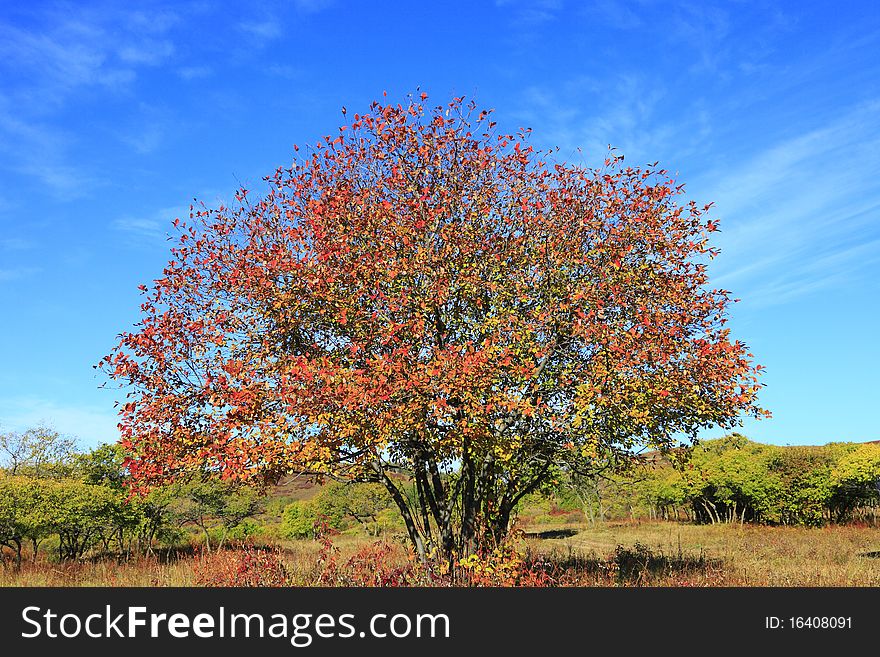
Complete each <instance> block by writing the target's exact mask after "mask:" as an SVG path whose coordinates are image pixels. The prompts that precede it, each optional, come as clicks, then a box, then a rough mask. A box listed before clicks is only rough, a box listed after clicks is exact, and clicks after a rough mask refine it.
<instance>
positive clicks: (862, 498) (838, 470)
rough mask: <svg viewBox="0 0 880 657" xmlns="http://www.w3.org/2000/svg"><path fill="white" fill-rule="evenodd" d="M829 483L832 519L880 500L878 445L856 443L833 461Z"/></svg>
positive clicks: (837, 518) (843, 517) (841, 517)
mask: <svg viewBox="0 0 880 657" xmlns="http://www.w3.org/2000/svg"><path fill="white" fill-rule="evenodd" d="M829 479H830V482H829V483H830V485H831V487H832V494H831V495H832V499H833V509H834V516H835V517H834V519H835V520H837V521H838V522H841V521H843V520H846V519H847V518H848V517H849V516H850V515H851V514H852V512H853V511H854V510H855V509H857V508H859V507H860V506H877V505H878V503H880V445H877V444H871V443H868V444H864V445H859V446H858V447H857V448H855V449H853V450H852V451H850V452H849V453H847V454H844V455H842V456H841V458H840V459H839V460H838V461H837V462H836V463H835V465H834V467H833V468H832V470H831V473H830V476H829Z"/></svg>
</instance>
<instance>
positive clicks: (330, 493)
mask: <svg viewBox="0 0 880 657" xmlns="http://www.w3.org/2000/svg"><path fill="white" fill-rule="evenodd" d="M393 504H394V502H393V501H392V500H391V496H390V495H388V491H387V490H386V488H385V487H384V486H382V485H380V484H369V483H350V484H347V485H346V484H339V483H333V484H330V485H329V486H327V487H325V488H324V489H323V490H322V491H321V493H320V494H319V495H318V496H317V498H316V499H315V511H316V512H317V514H318V515H320V516H324V517H329V518H344V517H348V518H351V519H352V520H354V521H356V522H357V523H358V524H360V525H361V526H362V527H363V528H364V530H365V531H366V532H367V533H368V534H373V535H378V533H379V531H380V524H379V516H380V514H381V513H382V511H384V510H385V509H388V508H389V507H390V506H392V505H393Z"/></svg>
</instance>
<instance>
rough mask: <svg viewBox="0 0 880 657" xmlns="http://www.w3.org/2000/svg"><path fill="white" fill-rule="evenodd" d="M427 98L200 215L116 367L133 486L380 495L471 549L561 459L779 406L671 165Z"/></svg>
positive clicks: (184, 231)
mask: <svg viewBox="0 0 880 657" xmlns="http://www.w3.org/2000/svg"><path fill="white" fill-rule="evenodd" d="M425 97H426V96H425V95H424V94H422V96H421V102H419V100H418V99H412V100H411V101H410V102H409V103H408V104H405V105H394V104H380V103H374V104H373V105H372V106H371V107H370V109H369V111H368V112H367V113H366V114H363V115H358V114H355V115H354V118H353V121H352V122H351V123H350V124H349V125H347V126H344V127H341V128H340V129H339V132H338V133H337V134H334V135H329V136H327V137H325V138H324V139H323V140H322V141H320V142H318V143H317V144H316V145H315V146H314V147H313V148H311V149H309V151H308V152H307V153H306V154H304V155H298V156H297V157H296V159H295V161H294V162H293V164H292V165H291V166H289V167H286V168H279V169H278V170H277V171H276V172H275V173H274V174H273V175H271V176H269V177H267V178H266V183H267V189H266V190H265V191H264V192H263V193H262V194H261V195H259V197H258V198H255V196H256V194H255V193H252V192H251V191H250V190H248V189H244V188H243V189H240V190H239V191H238V192H237V194H236V197H235V198H236V200H235V202H234V203H233V204H231V205H229V206H227V205H220V206H219V207H216V208H207V207H205V206H204V205H199V206H197V207H195V208H193V210H192V212H191V214H190V219H189V221H188V222H183V223H181V224H180V225H179V230H180V236H179V243H178V244H177V245H176V246H175V247H174V248H173V249H172V257H171V261H170V262H169V264H168V266H167V267H166V269H165V271H164V275H163V276H162V277H161V278H159V279H158V280H156V281H154V282H153V284H152V285H150V286H142V291H143V294H144V297H145V298H144V300H143V305H142V307H141V308H142V320H141V322H140V323H139V324H138V325H137V326H136V327H135V328H134V329H133V330H131V331H129V332H126V333H124V334H123V335H122V336H121V340H120V343H119V345H118V346H117V347H116V348H115V349H114V350H113V351H112V353H111V354H109V355H108V356H107V357H105V359H104V360H103V361H102V366H103V367H104V368H105V369H106V371H107V372H108V373H109V374H110V375H111V376H112V377H113V378H115V379H116V380H117V381H119V382H120V383H122V384H124V385H126V386H128V393H127V394H128V397H127V399H126V400H125V401H124V403H123V405H122V408H121V424H120V426H121V431H122V436H123V440H124V444H125V445H126V446H127V448H128V449H129V450H130V452H131V455H132V459H131V461H130V463H129V468H130V471H131V473H132V475H133V477H134V478H135V480H136V481H138V482H140V483H141V484H143V485H149V484H151V483H155V482H159V481H163V480H167V479H169V478H173V477H175V476H178V475H180V474H182V473H185V472H187V471H192V470H194V469H202V470H207V471H211V472H220V473H222V474H223V476H224V477H226V478H228V479H232V480H236V481H238V480H242V481H244V480H258V481H273V480H276V479H278V478H279V477H280V476H282V475H284V474H286V473H290V472H311V473H314V474H315V475H316V476H318V477H321V476H325V475H332V476H336V477H345V478H349V479H353V480H357V481H366V482H374V483H379V484H382V485H383V486H384V487H385V488H386V489H387V491H388V493H389V495H390V496H391V498H392V500H393V501H394V502H395V504H396V505H397V506H398V507H399V509H400V513H401V515H402V516H403V520H404V522H405V524H406V528H407V531H408V534H409V537H410V539H411V540H412V543H413V545H414V547H415V549H416V551H417V553H418V554H419V555H420V556H422V557H423V558H424V557H425V555H426V554H429V552H430V550H431V549H436V550H437V553H439V554H441V555H443V556H444V557H445V558H447V559H449V560H450V562H452V561H453V560H454V558H455V557H456V556H461V555H463V554H466V553H468V552H469V551H471V550H473V549H474V547H475V546H477V545H480V544H483V543H494V542H497V541H498V540H500V539H501V538H503V536H504V535H505V532H506V531H507V529H508V525H509V522H510V517H511V512H512V511H513V510H514V508H515V506H516V504H517V502H518V501H519V500H520V499H521V498H522V497H523V496H525V495H526V494H528V493H529V492H530V491H533V490H535V489H536V488H538V487H539V486H540V485H541V484H542V482H545V481H546V480H547V478H548V477H549V476H551V471H552V469H553V468H554V467H556V466H558V465H559V464H561V463H566V464H569V465H568V467H573V468H577V469H578V470H581V471H589V470H590V467H591V464H592V462H593V459H594V456H595V455H596V454H600V453H601V454H603V455H605V456H603V458H605V457H607V455H608V454H609V453H613V454H614V455H616V459H615V461H616V462H625V461H626V460H627V459H628V458H629V457H630V455H631V454H632V450H633V448H634V447H637V446H639V445H644V446H650V447H651V448H653V449H659V450H665V449H667V448H669V447H670V446H671V445H673V444H675V443H677V442H678V438H680V437H681V436H694V435H696V433H697V431H698V430H699V429H700V428H702V427H708V426H713V425H715V426H722V427H731V426H734V425H737V424H738V418H739V417H740V415H741V414H743V413H746V414H753V415H760V414H761V413H762V411H761V410H760V409H759V408H758V407H757V406H756V393H757V392H758V390H759V386H760V384H759V383H758V380H757V378H756V374H757V373H758V370H759V369H760V368H759V367H757V366H755V365H754V364H753V363H752V356H751V354H749V353H748V350H747V348H746V346H745V345H744V344H743V343H742V342H739V341H735V340H733V339H732V338H731V336H730V335H729V330H728V329H727V328H726V327H725V325H724V324H725V319H726V314H727V310H728V306H729V303H730V299H729V296H728V292H726V291H724V290H719V289H712V288H711V287H709V286H708V279H707V261H708V260H709V259H710V258H711V257H712V256H713V255H714V254H715V250H714V249H713V247H711V246H710V244H709V235H710V234H711V232H712V231H714V230H716V228H717V224H716V222H715V221H714V220H712V219H709V218H708V217H707V210H708V207H698V206H697V205H695V204H694V203H693V202H687V203H678V202H677V199H678V198H680V196H681V194H682V191H683V190H682V187H681V186H680V185H678V184H676V182H675V181H674V180H672V179H671V178H670V177H669V176H668V174H667V173H666V172H665V171H664V170H662V169H658V168H656V166H650V167H647V168H643V169H640V168H631V167H624V166H623V164H622V162H621V161H620V158H617V157H610V158H609V159H608V160H607V161H606V162H605V164H604V166H602V167H600V168H599V169H592V168H588V167H584V166H579V165H569V164H565V163H559V162H555V161H554V159H553V158H554V154H553V153H552V152H551V153H540V152H537V151H535V150H534V149H533V147H532V146H529V145H528V144H527V138H528V131H526V130H523V131H520V132H519V133H518V134H517V135H511V134H501V133H500V131H499V130H498V129H497V127H496V124H495V122H494V121H492V120H490V119H491V117H490V112H487V111H478V110H477V108H476V107H475V106H474V104H473V103H471V104H465V103H464V101H463V99H462V98H456V99H454V100H453V101H452V102H450V103H448V104H446V105H440V106H437V107H435V108H429V107H425V106H424V99H425ZM176 223H177V222H176ZM410 490H411V491H412V494H408V491H410Z"/></svg>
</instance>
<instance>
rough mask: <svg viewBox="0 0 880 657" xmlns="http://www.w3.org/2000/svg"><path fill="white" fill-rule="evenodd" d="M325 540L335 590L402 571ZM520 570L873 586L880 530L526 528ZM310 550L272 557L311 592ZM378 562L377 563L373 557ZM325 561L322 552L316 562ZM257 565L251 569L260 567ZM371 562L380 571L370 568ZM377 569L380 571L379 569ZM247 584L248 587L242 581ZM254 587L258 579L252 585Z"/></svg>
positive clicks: (640, 579) (111, 579)
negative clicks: (334, 569) (335, 567)
mask: <svg viewBox="0 0 880 657" xmlns="http://www.w3.org/2000/svg"><path fill="white" fill-rule="evenodd" d="M385 539H386V541H387V543H388V545H390V548H388V549H385V551H382V550H380V551H379V552H377V551H376V550H377V548H376V539H375V538H372V537H367V536H360V535H342V536H337V537H334V539H333V542H334V546H335V548H337V549H338V551H336V550H334V551H333V552H332V555H333V559H334V560H335V562H336V563H338V564H339V567H340V573H344V575H343V574H340V575H339V576H337V577H336V579H334V580H333V582H334V583H338V584H343V585H345V584H362V583H370V584H372V583H376V582H375V580H374V579H370V578H373V577H374V575H375V574H376V573H377V572H379V571H382V570H383V568H384V572H387V573H393V572H396V570H397V569H398V568H399V567H404V566H406V565H407V564H408V563H409V562H408V560H407V556H406V550H405V548H404V543H403V542H402V541H400V537H395V536H386V537H385ZM516 544H517V546H518V550H519V551H520V554H522V555H523V556H524V559H525V561H526V562H527V563H530V564H536V565H535V566H534V567H535V568H543V569H544V570H545V572H547V573H548V574H549V576H550V577H549V580H545V582H549V583H551V584H553V583H556V584H569V585H570V584H575V585H583V586H596V585H598V586H615V585H627V586H633V585H634V586H654V585H661V586H664V585H665V586H880V558H877V557H878V556H880V531H878V530H877V529H875V528H872V527H859V526H830V527H824V528H806V527H766V526H750V525H744V526H740V525H714V526H713V525H692V524H687V523H678V522H666V521H625V522H624V521H620V522H604V523H596V524H595V525H589V524H586V523H564V524H561V523H554V524H545V525H542V524H533V525H529V526H525V527H523V528H522V530H521V534H520V536H519V538H518V539H517V540H516ZM320 550H321V546H320V544H319V543H318V542H316V541H311V540H306V541H287V542H284V543H283V544H282V545H281V546H279V549H277V550H275V551H273V553H272V555H273V556H272V558H273V559H275V558H277V560H278V561H279V562H281V563H283V564H284V566H285V568H286V569H287V571H288V572H290V573H291V576H292V578H293V579H292V583H296V584H310V583H318V582H319V579H320V577H321V573H322V572H324V570H325V565H326V564H324V565H322V564H319V563H318V559H319V557H320V556H321V553H320ZM379 553H381V556H377V554H379ZM325 556H326V553H325ZM263 563H264V562H263V561H260V562H259V564H258V565H257V566H256V567H258V568H262V567H263V566H262V565H260V564H263ZM377 563H378V564H380V565H379V566H377ZM381 564H384V566H383V565H381ZM224 569H225V570H226V571H229V572H236V573H238V572H240V571H241V569H242V566H241V561H240V559H239V557H238V556H237V555H234V554H233V555H226V556H223V555H221V556H219V557H217V556H209V557H205V556H204V555H199V554H193V553H192V552H187V551H183V552H178V553H174V554H170V555H165V556H164V557H162V556H160V557H149V558H144V559H140V560H138V561H136V562H132V563H116V562H115V561H113V560H96V561H91V562H83V563H65V564H54V563H48V562H40V563H37V564H33V565H32V564H26V565H25V566H24V567H23V568H22V570H21V571H20V572H14V571H12V570H6V571H3V572H0V584H2V585H4V586H22V585H23V586H28V585H31V586H77V585H85V586H102V585H103V586H191V585H196V584H205V583H223V582H222V581H219V582H218V581H214V580H212V579H211V577H212V575H213V574H216V573H219V572H221V571H224ZM359 578H360V579H359ZM248 581H249V582H250V580H248ZM260 581H262V580H259V578H258V582H257V583H259V582H260Z"/></svg>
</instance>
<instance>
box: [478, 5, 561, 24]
mask: <svg viewBox="0 0 880 657" xmlns="http://www.w3.org/2000/svg"><path fill="white" fill-rule="evenodd" d="M495 6H496V7H498V8H499V9H502V10H504V11H507V12H509V15H510V16H511V18H512V21H513V23H514V24H515V25H517V26H519V27H529V26H536V25H540V24H542V23H548V22H550V21H552V20H555V19H556V17H557V16H558V15H559V12H560V10H561V9H562V6H563V3H562V0H495Z"/></svg>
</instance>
